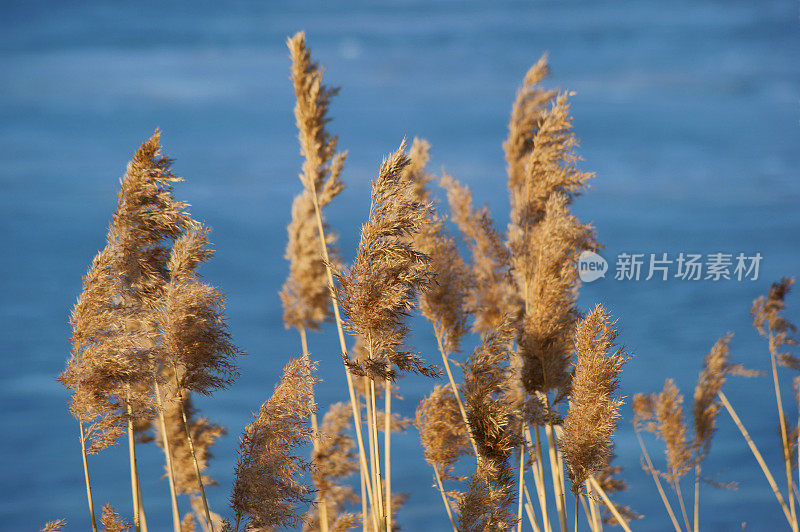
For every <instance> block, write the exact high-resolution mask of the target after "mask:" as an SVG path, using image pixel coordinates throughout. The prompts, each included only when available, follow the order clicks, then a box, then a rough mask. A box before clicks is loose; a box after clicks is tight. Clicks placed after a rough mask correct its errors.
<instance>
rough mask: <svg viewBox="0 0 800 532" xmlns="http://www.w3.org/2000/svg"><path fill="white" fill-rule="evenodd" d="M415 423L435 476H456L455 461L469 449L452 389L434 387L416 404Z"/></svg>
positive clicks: (450, 477)
mask: <svg viewBox="0 0 800 532" xmlns="http://www.w3.org/2000/svg"><path fill="white" fill-rule="evenodd" d="M414 424H415V426H416V427H417V429H418V430H419V436H420V441H421V443H422V447H423V448H424V449H425V460H426V461H427V462H428V464H429V465H430V466H431V467H432V468H433V469H434V471H435V473H436V475H437V477H438V478H439V479H440V480H441V481H442V482H444V481H446V480H451V479H455V478H456V477H454V476H453V469H454V468H455V464H456V462H457V461H458V459H459V458H460V457H461V456H463V455H465V454H469V453H470V452H471V449H472V448H471V445H470V441H469V436H468V434H467V430H466V427H465V424H464V420H463V419H462V417H461V412H460V411H459V408H458V403H457V402H456V399H455V395H454V394H453V390H452V389H450V388H449V387H445V386H436V387H434V389H433V391H432V392H431V393H430V395H428V396H427V397H426V398H424V399H423V400H422V401H420V403H419V406H417V413H416V420H415V422H414Z"/></svg>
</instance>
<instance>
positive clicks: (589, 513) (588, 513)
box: [575, 494, 595, 532]
mask: <svg viewBox="0 0 800 532" xmlns="http://www.w3.org/2000/svg"><path fill="white" fill-rule="evenodd" d="M576 498H579V499H580V501H581V506H583V513H584V514H585V515H586V522H587V523H588V524H589V530H592V531H593V532H594V526H595V525H594V514H593V513H592V511H591V510H590V509H589V505H588V504H587V503H586V497H584V496H583V494H580V495H579V496H577V495H576ZM575 506H576V507H577V504H576V505H575ZM576 509H577V508H576ZM577 519H578V518H577V516H576V517H575V520H576V521H577Z"/></svg>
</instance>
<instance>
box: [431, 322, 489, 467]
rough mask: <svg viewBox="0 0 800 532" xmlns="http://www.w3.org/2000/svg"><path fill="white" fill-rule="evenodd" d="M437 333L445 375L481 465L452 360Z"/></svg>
mask: <svg viewBox="0 0 800 532" xmlns="http://www.w3.org/2000/svg"><path fill="white" fill-rule="evenodd" d="M434 332H435V333H436V342H437V343H438V344H439V353H441V355H442V363H443V364H444V370H445V373H447V378H448V379H449V380H450V387H451V388H452V389H453V395H454V396H455V398H456V403H458V410H459V412H461V417H462V418H463V419H464V425H466V427H467V435H468V436H469V441H470V443H471V444H472V450H473V451H475V460H476V461H477V462H478V463H479V464H480V461H481V455H480V453H478V445H477V444H476V443H475V436H473V434H472V427H471V426H470V424H469V419H468V418H467V409H466V408H465V407H464V402H463V401H462V400H461V394H459V393H458V386H456V380H455V378H454V377H453V372H452V371H451V370H450V358H449V357H448V355H447V352H446V351H445V349H444V347H443V344H442V336H441V334H439V333H438V332H436V331H434Z"/></svg>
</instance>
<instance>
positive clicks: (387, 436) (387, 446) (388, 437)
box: [383, 377, 392, 532]
mask: <svg viewBox="0 0 800 532" xmlns="http://www.w3.org/2000/svg"><path fill="white" fill-rule="evenodd" d="M385 386H386V390H385V391H384V392H385V397H386V406H385V407H384V412H383V413H384V426H383V438H384V444H383V445H384V459H385V460H386V465H385V466H384V471H385V473H386V532H391V531H392V381H391V380H389V378H388V377H387V378H386V381H385Z"/></svg>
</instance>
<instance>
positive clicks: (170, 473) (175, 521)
mask: <svg viewBox="0 0 800 532" xmlns="http://www.w3.org/2000/svg"><path fill="white" fill-rule="evenodd" d="M153 387H154V388H155V391H156V401H157V402H158V419H159V421H160V422H161V436H162V438H164V456H165V457H166V461H167V478H168V479H169V495H170V503H171V505H172V528H173V529H174V531H175V532H181V514H180V512H179V511H178V497H177V494H176V493H175V472H174V470H173V468H172V451H171V450H170V446H169V436H167V422H166V420H165V419H164V402H163V400H162V398H161V387H160V386H159V385H158V381H155V382H154V385H153Z"/></svg>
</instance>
